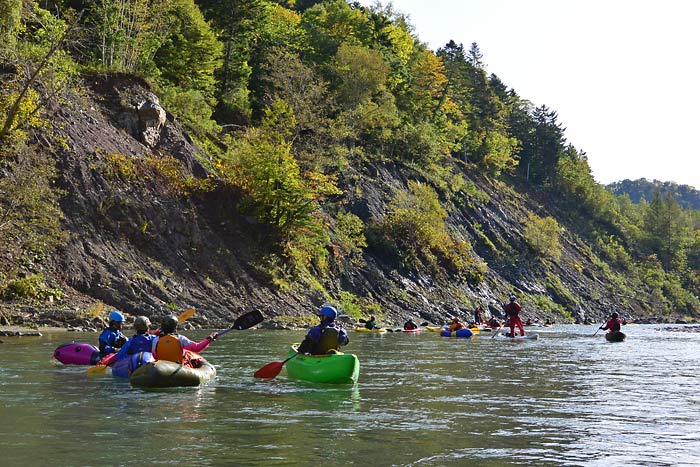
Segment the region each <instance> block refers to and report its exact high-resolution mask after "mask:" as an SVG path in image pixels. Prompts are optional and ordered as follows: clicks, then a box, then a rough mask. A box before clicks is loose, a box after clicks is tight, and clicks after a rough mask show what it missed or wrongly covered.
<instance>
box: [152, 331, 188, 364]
mask: <svg viewBox="0 0 700 467" xmlns="http://www.w3.org/2000/svg"><path fill="white" fill-rule="evenodd" d="M156 358H157V359H158V360H167V361H169V362H175V363H180V364H181V363H182V345H180V340H179V339H178V338H177V334H175V335H172V334H166V335H165V336H160V337H159V338H158V342H156Z"/></svg>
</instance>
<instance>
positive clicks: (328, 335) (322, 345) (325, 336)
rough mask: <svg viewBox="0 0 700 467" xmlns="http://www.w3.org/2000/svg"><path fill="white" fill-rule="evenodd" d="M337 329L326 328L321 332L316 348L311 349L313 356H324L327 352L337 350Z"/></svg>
mask: <svg viewBox="0 0 700 467" xmlns="http://www.w3.org/2000/svg"><path fill="white" fill-rule="evenodd" d="M338 335H339V333H338V329H337V328H334V327H326V328H323V329H322V330H321V339H320V340H319V341H318V344H316V348H315V349H313V350H314V351H313V354H314V355H324V354H327V353H328V351H329V350H338V348H339V347H340V345H339V343H338Z"/></svg>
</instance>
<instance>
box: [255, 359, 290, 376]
mask: <svg viewBox="0 0 700 467" xmlns="http://www.w3.org/2000/svg"><path fill="white" fill-rule="evenodd" d="M283 366H284V362H272V363H268V364H267V365H265V366H264V367H262V368H260V369H259V370H258V371H256V372H255V373H253V378H267V379H270V378H274V377H275V376H277V375H279V374H280V371H282V367H283Z"/></svg>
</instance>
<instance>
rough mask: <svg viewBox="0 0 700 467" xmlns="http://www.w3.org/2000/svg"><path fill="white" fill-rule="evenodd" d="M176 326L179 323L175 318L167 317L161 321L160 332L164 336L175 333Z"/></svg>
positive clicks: (172, 316)
mask: <svg viewBox="0 0 700 467" xmlns="http://www.w3.org/2000/svg"><path fill="white" fill-rule="evenodd" d="M178 324H180V323H179V322H178V320H177V317H176V316H174V315H168V316H166V317H165V318H163V321H161V323H160V330H161V332H163V333H165V334H170V333H172V332H175V330H176V329H177V325H178Z"/></svg>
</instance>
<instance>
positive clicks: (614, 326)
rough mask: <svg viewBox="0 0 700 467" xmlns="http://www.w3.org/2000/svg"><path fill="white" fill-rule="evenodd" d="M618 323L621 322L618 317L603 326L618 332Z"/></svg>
mask: <svg viewBox="0 0 700 467" xmlns="http://www.w3.org/2000/svg"><path fill="white" fill-rule="evenodd" d="M620 323H622V320H621V319H620V318H615V319H611V320H610V321H608V322H607V323H606V324H605V327H606V328H607V329H610V330H611V331H612V332H619V331H620Z"/></svg>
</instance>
